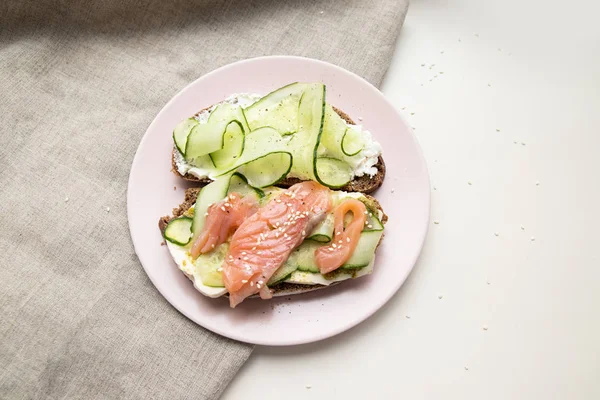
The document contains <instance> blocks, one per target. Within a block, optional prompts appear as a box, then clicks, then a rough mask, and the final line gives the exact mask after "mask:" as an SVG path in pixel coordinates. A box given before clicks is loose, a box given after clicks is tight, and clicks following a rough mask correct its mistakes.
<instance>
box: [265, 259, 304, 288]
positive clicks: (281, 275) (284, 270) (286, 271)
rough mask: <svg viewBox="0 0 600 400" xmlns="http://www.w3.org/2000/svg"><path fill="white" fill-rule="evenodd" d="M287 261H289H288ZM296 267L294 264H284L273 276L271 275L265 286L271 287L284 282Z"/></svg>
mask: <svg viewBox="0 0 600 400" xmlns="http://www.w3.org/2000/svg"><path fill="white" fill-rule="evenodd" d="M288 261H289V260H288ZM297 269H298V266H297V265H296V264H293V263H290V262H287V261H286V262H285V263H284V264H283V265H282V266H281V267H279V268H278V269H277V270H276V271H275V272H274V273H273V275H271V279H269V281H268V282H267V286H273V285H276V284H278V283H279V282H281V281H284V280H286V279H287V278H289V276H290V275H291V274H292V272H294V271H296V270H297Z"/></svg>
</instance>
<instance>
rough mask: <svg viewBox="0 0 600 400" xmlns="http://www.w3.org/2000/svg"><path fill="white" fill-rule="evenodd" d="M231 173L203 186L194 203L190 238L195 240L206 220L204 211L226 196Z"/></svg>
mask: <svg viewBox="0 0 600 400" xmlns="http://www.w3.org/2000/svg"><path fill="white" fill-rule="evenodd" d="M230 178H231V175H224V176H221V177H219V178H218V179H216V180H214V181H212V182H211V183H209V184H208V185H206V186H204V187H203V188H202V190H201V191H200V193H199V194H198V198H197V199H196V204H195V205H194V221H193V223H192V234H193V236H192V239H193V240H196V238H197V237H198V235H200V232H202V228H203V227H204V222H205V221H206V212H207V211H208V207H210V205H211V204H213V203H216V202H218V201H221V200H223V198H224V197H225V196H227V190H228V189H229V180H230Z"/></svg>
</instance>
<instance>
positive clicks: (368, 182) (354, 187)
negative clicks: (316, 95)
mask: <svg viewBox="0 0 600 400" xmlns="http://www.w3.org/2000/svg"><path fill="white" fill-rule="evenodd" d="M209 108H210V107H207V108H205V109H202V110H200V111H198V112H197V113H196V115H195V116H197V115H198V114H200V113H202V112H203V111H205V110H208V109H209ZM333 109H334V111H335V112H336V113H338V115H339V116H340V117H341V118H342V119H343V120H344V121H346V122H347V123H349V124H354V121H352V119H351V118H350V116H349V115H348V114H346V113H345V112H343V111H342V110H340V109H338V108H335V107H333ZM176 151H177V149H175V147H173V150H172V154H171V166H172V168H171V171H173V173H174V174H175V175H177V176H179V177H181V178H183V179H185V180H187V181H190V182H197V183H198V184H199V185H200V186H204V185H207V184H209V183H210V182H211V180H210V179H209V178H202V179H200V178H197V177H195V176H194V175H192V174H189V173H188V174H185V175H181V174H180V173H179V171H178V170H177V164H176V162H175V152H176ZM375 168H377V174H375V175H374V176H369V175H363V176H359V177H357V178H354V179H353V180H352V181H350V182H348V184H347V185H346V186H344V187H341V188H339V190H344V191H346V192H362V193H373V192H374V191H375V190H377V189H378V188H379V187H380V186H381V185H382V184H383V178H385V163H384V162H383V157H381V156H379V160H378V161H377V164H375ZM298 182H301V180H300V179H298V178H285V179H284V180H282V181H280V182H279V183H277V186H280V187H290V186H292V185H294V184H296V183H298Z"/></svg>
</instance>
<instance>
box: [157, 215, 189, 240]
mask: <svg viewBox="0 0 600 400" xmlns="http://www.w3.org/2000/svg"><path fill="white" fill-rule="evenodd" d="M164 236H165V239H167V240H168V241H169V242H171V243H175V244H177V245H179V246H185V245H186V244H188V243H189V242H190V239H191V238H192V219H191V218H189V217H179V218H174V219H172V220H171V221H169V224H168V225H167V227H166V228H165V233H164Z"/></svg>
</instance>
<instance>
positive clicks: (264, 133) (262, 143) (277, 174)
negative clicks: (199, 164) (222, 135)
mask: <svg viewBox="0 0 600 400" xmlns="http://www.w3.org/2000/svg"><path fill="white" fill-rule="evenodd" d="M291 167H292V154H291V153H289V152H288V151H285V141H284V140H283V139H282V137H281V135H280V134H279V132H277V131H276V130H275V129H273V128H270V127H265V128H260V129H257V130H256V131H254V132H252V133H251V134H249V135H248V136H247V137H246V142H245V146H244V152H243V153H242V156H241V157H240V158H239V159H238V160H237V161H236V163H235V164H234V165H233V166H232V167H231V168H230V169H229V170H228V171H226V172H224V173H223V174H228V173H231V172H234V171H238V172H240V173H241V174H242V175H244V177H245V178H246V179H247V180H248V183H249V184H250V185H251V186H254V187H257V188H262V187H266V186H271V185H273V184H275V183H277V182H278V181H280V180H281V179H283V178H284V177H285V176H286V175H287V174H288V172H289V171H290V169H291Z"/></svg>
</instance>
